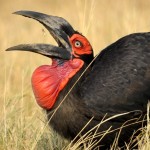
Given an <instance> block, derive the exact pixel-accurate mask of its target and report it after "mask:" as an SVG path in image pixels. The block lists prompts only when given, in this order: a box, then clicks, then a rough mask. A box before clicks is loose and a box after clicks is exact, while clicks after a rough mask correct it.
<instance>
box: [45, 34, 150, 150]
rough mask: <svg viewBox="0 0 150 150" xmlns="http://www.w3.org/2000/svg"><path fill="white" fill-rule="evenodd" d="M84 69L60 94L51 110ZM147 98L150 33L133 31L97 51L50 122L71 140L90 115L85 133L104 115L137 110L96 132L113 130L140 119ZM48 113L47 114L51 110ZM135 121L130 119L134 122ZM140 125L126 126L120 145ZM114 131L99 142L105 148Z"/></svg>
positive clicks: (113, 136)
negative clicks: (127, 122) (94, 57)
mask: <svg viewBox="0 0 150 150" xmlns="http://www.w3.org/2000/svg"><path fill="white" fill-rule="evenodd" d="M87 65H88V64H86V65H85V68H86V66H87ZM85 68H84V69H85ZM84 69H82V70H81V71H80V72H79V73H78V74H77V75H76V76H75V77H73V79H71V81H70V82H69V83H68V85H67V86H66V88H65V89H64V90H63V91H62V92H61V93H60V95H59V98H58V100H57V103H56V105H55V107H54V109H55V108H56V107H57V106H58V104H59V103H60V101H61V100H62V99H63V97H64V96H65V95H66V94H67V92H68V91H69V89H70V87H71V86H72V85H73V84H74V82H75V81H76V80H77V79H78V77H79V76H80V74H81V72H83V70H84ZM149 99H150V33H135V34H131V35H128V36H125V37H123V38H121V39H120V40H118V41H116V42H115V43H113V44H111V45H110V46H108V47H107V48H105V49H104V50H103V51H102V52H101V53H100V54H99V56H98V57H97V58H96V59H95V61H94V62H93V64H92V65H91V67H89V69H88V70H87V71H86V73H85V74H84V75H83V76H82V78H81V79H80V80H79V82H78V83H77V84H76V86H75V87H74V88H73V90H72V91H71V93H70V94H69V95H68V96H67V98H66V99H65V101H64V102H63V103H62V105H61V106H60V108H59V109H58V110H57V112H56V113H55V115H54V116H53V118H52V120H51V121H50V124H51V125H52V126H53V128H54V129H55V130H56V131H58V132H59V133H60V134H62V135H63V136H65V137H66V138H70V139H73V138H74V137H75V136H76V135H77V134H78V132H79V131H80V130H81V129H82V127H83V126H84V125H85V124H86V123H87V122H88V121H89V119H90V118H91V117H93V116H94V119H93V121H92V122H91V123H90V124H89V126H88V128H86V129H85V132H86V131H88V130H89V129H90V128H92V127H93V126H95V125H96V124H98V123H99V122H100V121H101V119H102V118H103V117H104V116H105V115H106V114H107V115H106V118H107V117H111V116H113V115H116V114H119V113H125V112H128V111H134V110H139V111H136V112H133V113H131V114H129V115H124V116H122V117H118V118H115V119H113V120H110V121H108V122H106V123H105V124H104V125H102V126H101V127H100V128H99V131H103V130H107V129H108V128H109V127H110V126H112V129H115V128H118V127H120V126H121V125H122V124H123V123H124V122H126V121H127V120H130V119H133V118H139V117H140V115H142V117H141V118H140V119H143V116H144V114H145V112H146V106H147V103H148V100H149ZM140 111H142V112H140ZM47 112H48V114H49V117H50V116H51V114H52V113H53V112H52V111H47ZM140 119H139V120H140ZM135 120H136V119H135ZM135 120H134V121H133V122H136V121H137V120H136V121H135ZM139 127H142V123H140V124H136V125H133V126H129V127H127V128H125V129H124V130H123V131H122V134H121V136H120V140H119V145H121V146H122V145H124V142H127V141H128V138H129V137H130V136H131V135H132V134H133V132H134V131H135V130H137V129H138V128H139ZM85 132H83V133H85ZM115 134H116V133H114V134H110V135H108V136H106V137H105V138H104V139H103V140H102V141H101V143H100V144H102V145H105V147H103V148H104V149H105V148H106V147H107V148H108V147H109V146H110V145H109V144H112V142H113V140H114V138H115Z"/></svg>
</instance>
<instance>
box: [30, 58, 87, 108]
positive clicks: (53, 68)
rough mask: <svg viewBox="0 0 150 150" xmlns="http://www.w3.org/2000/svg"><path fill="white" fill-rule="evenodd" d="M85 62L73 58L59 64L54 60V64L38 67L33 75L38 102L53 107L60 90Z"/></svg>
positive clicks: (44, 106) (33, 84)
mask: <svg viewBox="0 0 150 150" xmlns="http://www.w3.org/2000/svg"><path fill="white" fill-rule="evenodd" d="M83 63H84V62H83V61H82V60H80V59H73V60H69V61H65V62H64V63H63V64H61V65H59V64H58V62H57V61H56V60H53V61H52V65H43V66H40V67H38V68H37V69H36V70H35V71H34V73H33V75H32V87H33V91H34V95H35V98H36V101H37V103H38V104H39V105H40V106H41V107H42V108H44V109H51V108H52V107H53V105H54V104H55V101H56V99H57V96H58V94H59V92H60V91H61V90H62V89H63V88H64V87H65V85H66V84H67V83H68V81H69V79H70V78H72V77H73V76H74V75H75V74H76V73H77V72H78V71H79V70H80V68H82V66H83Z"/></svg>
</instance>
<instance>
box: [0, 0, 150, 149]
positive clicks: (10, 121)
mask: <svg viewBox="0 0 150 150" xmlns="http://www.w3.org/2000/svg"><path fill="white" fill-rule="evenodd" d="M0 3H1V5H0V10H1V13H0V56H1V58H0V66H1V73H0V79H1V80H0V92H1V95H0V110H1V111H0V118H1V119H0V126H1V128H0V149H8V150H9V149H12V150H16V149H19V150H20V149H21V150H24V149H25V150H27V149H40V150H41V149H43V150H46V149H62V148H63V147H64V145H65V143H67V142H66V141H64V140H60V139H61V138H60V137H58V135H57V134H55V133H54V134H53V131H51V130H49V129H47V127H45V119H44V118H45V116H44V114H43V111H42V110H41V109H40V108H39V107H38V106H37V104H36V103H35V100H34V96H33V94H32V89H31V84H30V78H31V74H32V72H33V70H34V69H35V68H36V67H37V66H39V65H41V64H49V63H50V60H49V59H48V58H44V57H42V56H39V55H36V54H31V53H26V52H24V53H21V52H9V53H8V52H5V49H6V48H8V47H9V46H13V45H16V44H19V43H35V42H37V43H38V42H39V43H41V42H43V43H49V42H50V43H54V40H53V39H52V38H51V36H49V34H48V32H47V31H46V30H45V29H44V28H43V27H42V26H41V25H39V24H38V23H36V22H34V21H33V20H29V19H26V18H23V17H20V16H15V15H12V14H11V13H12V12H14V11H17V10H24V9H26V10H35V11H40V12H44V13H47V14H51V15H56V16H62V17H64V18H66V19H67V20H68V21H69V22H70V23H71V24H72V25H73V26H74V28H75V29H77V30H78V31H80V32H82V33H83V34H84V35H85V36H87V37H88V39H89V40H90V41H91V44H92V45H93V48H94V51H95V54H96V53H98V52H99V51H100V50H101V49H103V48H104V47H106V46H107V45H109V44H110V43H112V42H114V41H115V40H117V39H119V38H120V37H122V36H124V35H127V34H130V33H133V32H148V31H150V17H149V14H150V9H149V8H150V1H147V0H142V1H140V0H132V1H131V0H122V1H121V0H115V1H114V0H103V1H99V0H75V1H70V0H65V1H64V0H56V1H54V0H26V1H21V0H20V1H19V0H13V1H10V0H1V2H0ZM144 132H145V134H143V135H142V139H141V140H140V141H139V149H140V150H141V149H142V150H148V149H150V146H149V145H150V139H149V132H150V129H149V126H148V127H147V129H145V130H144ZM37 139H38V140H37Z"/></svg>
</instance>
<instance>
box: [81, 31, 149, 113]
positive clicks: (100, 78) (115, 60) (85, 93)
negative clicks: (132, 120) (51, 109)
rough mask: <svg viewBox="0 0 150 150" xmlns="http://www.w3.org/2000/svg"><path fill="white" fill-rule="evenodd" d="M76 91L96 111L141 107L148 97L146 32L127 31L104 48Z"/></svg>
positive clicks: (119, 111) (123, 110)
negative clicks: (128, 32)
mask: <svg viewBox="0 0 150 150" xmlns="http://www.w3.org/2000/svg"><path fill="white" fill-rule="evenodd" d="M80 91H81V95H82V99H83V101H84V102H85V104H86V105H87V106H88V107H89V108H93V109H95V111H97V112H98V111H101V112H102V111H104V113H112V114H113V113H114V114H115V113H122V112H126V111H132V110H133V109H134V110H136V109H140V110H143V108H145V106H146V105H147V102H148V99H149V98H150V33H136V34H131V35H128V36H126V37H123V38H121V39H120V40H118V41H117V42H115V43H113V44H112V45H110V46H109V47H107V48H106V49H104V50H103V51H102V52H101V53H100V55H99V56H98V57H97V58H96V60H95V62H94V64H93V67H92V69H91V71H90V73H89V75H88V76H87V77H86V79H85V80H84V81H83V83H82V87H81V88H80Z"/></svg>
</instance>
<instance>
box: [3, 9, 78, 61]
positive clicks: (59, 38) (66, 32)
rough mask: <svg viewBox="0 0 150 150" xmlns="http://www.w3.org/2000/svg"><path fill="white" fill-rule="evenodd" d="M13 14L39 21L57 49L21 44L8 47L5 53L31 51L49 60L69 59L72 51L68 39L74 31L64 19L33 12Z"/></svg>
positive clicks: (48, 45)
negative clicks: (54, 42)
mask: <svg viewBox="0 0 150 150" xmlns="http://www.w3.org/2000/svg"><path fill="white" fill-rule="evenodd" d="M14 14H17V15H22V16H25V17H29V18H32V19H35V20H37V21H39V22H40V23H41V24H43V25H44V27H46V29H47V30H48V31H49V32H50V34H51V35H52V36H53V38H54V39H55V40H56V42H57V43H58V46H59V47H56V46H53V45H50V44H21V45H17V46H13V47H10V48H8V49H7V50H6V51H11V50H22V51H31V52H35V53H39V54H42V55H44V56H48V57H50V58H61V59H71V57H72V56H71V51H72V49H71V45H70V42H69V37H71V36H72V35H73V34H74V33H75V31H74V29H73V28H72V26H71V25H70V24H69V23H68V22H67V21H66V20H65V19H63V18H61V17H57V16H50V15H46V14H43V13H39V12H33V11H17V12H14Z"/></svg>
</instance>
